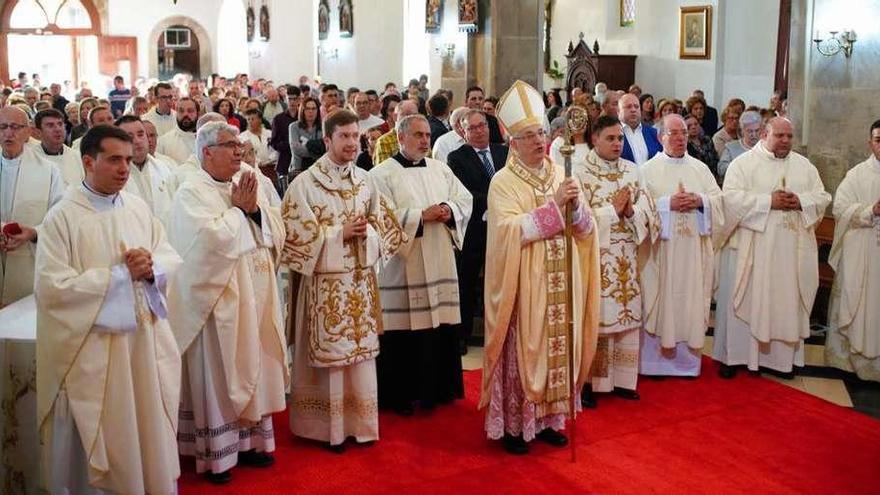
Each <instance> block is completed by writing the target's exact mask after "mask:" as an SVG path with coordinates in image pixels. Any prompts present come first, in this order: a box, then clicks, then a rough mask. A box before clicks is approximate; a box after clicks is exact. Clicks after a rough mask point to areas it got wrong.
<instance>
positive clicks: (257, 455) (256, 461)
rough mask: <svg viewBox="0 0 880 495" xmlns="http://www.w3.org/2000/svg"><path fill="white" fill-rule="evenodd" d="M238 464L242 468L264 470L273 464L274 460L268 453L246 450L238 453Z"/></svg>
mask: <svg viewBox="0 0 880 495" xmlns="http://www.w3.org/2000/svg"><path fill="white" fill-rule="evenodd" d="M238 463H239V464H241V465H242V466H250V467H256V468H265V467H269V466H271V465H272V464H275V458H274V457H272V454H270V453H268V452H257V451H256V450H247V451H244V452H239V453H238Z"/></svg>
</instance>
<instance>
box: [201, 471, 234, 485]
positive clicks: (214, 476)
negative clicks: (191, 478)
mask: <svg viewBox="0 0 880 495" xmlns="http://www.w3.org/2000/svg"><path fill="white" fill-rule="evenodd" d="M205 478H208V481H210V482H211V483H214V484H215V485H225V484H226V483H229V482H230V481H232V469H227V470H226V471H223V472H222V473H215V472H213V471H208V472H207V473H205Z"/></svg>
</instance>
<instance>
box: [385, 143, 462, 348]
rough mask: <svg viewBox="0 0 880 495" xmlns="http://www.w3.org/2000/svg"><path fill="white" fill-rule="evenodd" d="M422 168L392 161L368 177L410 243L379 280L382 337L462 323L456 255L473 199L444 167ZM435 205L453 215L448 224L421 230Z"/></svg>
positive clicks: (427, 164) (429, 161)
mask: <svg viewBox="0 0 880 495" xmlns="http://www.w3.org/2000/svg"><path fill="white" fill-rule="evenodd" d="M395 156H400V155H399V154H398V155H395ZM404 160H405V159H404ZM423 162H424V166H419V165H418V164H416V165H411V164H409V163H408V164H407V166H404V165H402V164H401V163H400V162H399V161H398V160H397V159H396V158H395V157H391V158H389V159H387V160H385V161H384V162H382V163H381V166H380V167H375V168H374V169H373V171H370V177H371V178H372V179H373V180H374V182H375V184H376V186H377V187H378V188H379V192H380V193H382V194H383V195H384V196H385V197H387V198H388V199H389V200H390V204H391V207H392V208H393V209H394V213H395V216H396V217H397V219H398V220H399V221H400V226H401V227H402V228H403V230H404V232H406V235H407V238H408V239H409V242H407V243H405V244H404V245H403V246H401V249H400V251H398V253H397V254H396V255H395V256H394V257H393V258H391V260H389V262H388V263H386V264H385V266H383V267H382V271H381V272H380V274H379V291H380V294H381V299H382V315H383V320H384V322H385V325H384V326H385V330H386V331H388V330H419V329H426V328H436V327H438V326H439V325H442V324H457V323H461V309H460V306H459V299H458V275H457V272H456V268H455V253H454V250H456V249H457V250H461V248H462V244H463V243H464V236H465V229H466V228H467V224H468V220H469V219H470V216H471V209H472V208H473V197H472V196H471V193H470V192H469V191H468V190H467V189H466V188H465V187H464V184H462V183H461V181H459V180H458V178H457V177H456V176H455V174H453V173H452V170H451V169H450V168H449V167H448V166H447V165H446V164H445V163H443V162H441V161H439V160H435V159H433V158H425V159H424V160H423ZM420 163H421V162H420ZM439 203H444V204H446V205H448V206H449V208H450V209H451V210H452V216H453V219H452V221H451V223H450V224H448V225H447V224H443V223H439V222H432V223H429V224H423V223H422V210H423V209H425V208H428V207H429V206H431V205H435V204H439Z"/></svg>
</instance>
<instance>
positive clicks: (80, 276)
mask: <svg viewBox="0 0 880 495" xmlns="http://www.w3.org/2000/svg"><path fill="white" fill-rule="evenodd" d="M134 248H145V249H147V250H149V251H150V253H151V255H152V259H153V272H154V276H155V277H154V281H153V282H147V281H140V282H132V279H131V274H130V272H129V271H128V268H127V267H126V266H125V260H124V258H123V256H122V254H123V251H124V250H127V249H134ZM180 263H181V259H180V257H179V256H178V255H177V253H176V252H175V251H174V250H173V249H172V248H171V246H170V245H169V244H168V242H167V241H166V239H165V232H164V229H163V228H162V225H161V224H160V223H159V221H158V220H157V219H156V218H155V217H154V216H153V215H152V214H151V213H150V210H149V208H148V207H147V205H146V204H145V203H144V202H143V201H142V200H141V199H140V198H138V197H136V196H134V195H131V194H128V193H126V192H125V191H123V192H120V193H119V194H115V195H112V196H103V195H100V194H98V193H96V192H94V191H92V190H90V189H89V188H87V187H86V186H85V185H84V184H81V185H80V186H79V187H70V188H69V189H68V190H67V192H66V193H65V196H64V199H63V200H62V201H61V202H60V203H58V205H57V206H56V207H54V208H53V209H52V211H51V212H49V214H48V215H47V216H46V220H45V221H44V222H43V225H42V228H41V230H40V240H39V247H38V252H37V266H36V284H35V295H36V299H37V391H38V400H37V413H38V420H39V426H40V437H41V440H42V454H43V462H42V466H43V475H44V479H43V480H42V481H43V482H44V483H45V488H47V489H48V490H49V491H50V492H51V493H76V494H87V493H101V492H102V491H106V492H111V493H145V492H147V493H157V494H161V493H175V492H176V480H177V478H178V476H179V475H180V467H179V463H178V459H177V407H178V404H179V398H180V396H179V392H180V354H179V352H178V350H177V344H176V342H175V341H174V335H173V333H172V332H171V328H170V327H169V325H168V321H167V320H166V314H167V311H166V306H165V297H164V291H165V286H166V282H167V280H168V279H170V278H171V277H172V276H173V275H174V272H175V270H176V269H177V268H178V266H179V265H180ZM35 447H36V446H31V448H35Z"/></svg>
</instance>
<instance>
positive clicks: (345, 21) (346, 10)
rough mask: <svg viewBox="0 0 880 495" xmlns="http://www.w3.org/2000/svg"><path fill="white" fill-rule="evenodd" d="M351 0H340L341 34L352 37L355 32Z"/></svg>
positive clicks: (344, 36) (341, 35)
mask: <svg viewBox="0 0 880 495" xmlns="http://www.w3.org/2000/svg"><path fill="white" fill-rule="evenodd" d="M353 26H354V23H353V22H352V9H351V0H339V36H340V37H341V38H351V36H352V35H353V34H354V27H353Z"/></svg>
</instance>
